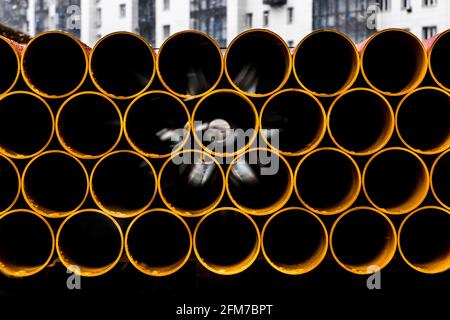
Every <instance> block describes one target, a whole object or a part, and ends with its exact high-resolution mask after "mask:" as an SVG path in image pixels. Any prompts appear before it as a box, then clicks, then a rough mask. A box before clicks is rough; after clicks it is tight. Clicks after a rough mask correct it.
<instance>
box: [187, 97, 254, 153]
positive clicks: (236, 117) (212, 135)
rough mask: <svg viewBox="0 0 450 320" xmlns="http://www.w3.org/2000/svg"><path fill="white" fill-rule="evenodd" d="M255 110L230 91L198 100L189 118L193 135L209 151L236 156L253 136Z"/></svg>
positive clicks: (243, 98)
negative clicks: (192, 127) (192, 125)
mask: <svg viewBox="0 0 450 320" xmlns="http://www.w3.org/2000/svg"><path fill="white" fill-rule="evenodd" d="M257 117H258V115H257V113H256V109H255V107H254V106H253V104H252V103H251V102H250V101H249V100H247V99H246V98H245V97H243V96H240V95H239V94H238V93H235V92H232V91H228V90H226V91H215V92H214V93H212V94H210V95H208V96H206V97H205V98H204V99H203V100H201V101H200V102H199V103H198V104H197V106H196V108H195V110H194V112H193V114H192V121H193V123H194V129H195V134H196V135H197V137H198V139H199V140H200V141H201V143H202V144H203V145H204V146H206V147H207V148H208V149H209V150H211V151H213V152H216V153H218V154H224V153H228V154H232V153H236V152H238V151H240V150H242V149H243V148H245V146H247V145H248V144H249V143H250V142H251V140H252V139H253V138H254V137H255V135H256V128H257V126H258V123H257V122H258V120H257Z"/></svg>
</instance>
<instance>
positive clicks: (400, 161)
mask: <svg viewBox="0 0 450 320" xmlns="http://www.w3.org/2000/svg"><path fill="white" fill-rule="evenodd" d="M428 187H429V174H428V169H427V166H426V164H425V162H424V161H423V160H422V159H421V158H420V157H419V156H418V155H416V154H415V153H414V152H412V151H410V150H408V149H404V148H397V147H395V148H386V149H383V150H381V151H379V152H378V153H376V154H375V155H373V156H372V157H371V158H370V159H369V161H368V162H367V163H366V166H365V167H364V171H363V190H364V194H365V195H366V197H367V199H368V200H369V202H370V203H371V204H372V205H373V206H374V207H375V208H377V209H378V210H380V211H382V212H384V213H388V214H405V213H407V212H410V211H411V210H414V209H415V208H417V207H418V206H419V205H420V204H421V203H422V202H423V201H424V200H425V197H426V196H427V193H428Z"/></svg>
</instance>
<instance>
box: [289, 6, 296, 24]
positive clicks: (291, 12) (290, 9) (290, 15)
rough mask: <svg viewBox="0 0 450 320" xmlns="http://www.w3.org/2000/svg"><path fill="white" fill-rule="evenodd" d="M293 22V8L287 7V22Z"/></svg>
mask: <svg viewBox="0 0 450 320" xmlns="http://www.w3.org/2000/svg"><path fill="white" fill-rule="evenodd" d="M292 22H294V8H293V7H288V8H287V23H292Z"/></svg>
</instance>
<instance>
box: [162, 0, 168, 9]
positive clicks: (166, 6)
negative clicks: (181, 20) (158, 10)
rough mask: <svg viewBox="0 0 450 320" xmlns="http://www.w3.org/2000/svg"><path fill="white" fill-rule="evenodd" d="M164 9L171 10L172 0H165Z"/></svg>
mask: <svg viewBox="0 0 450 320" xmlns="http://www.w3.org/2000/svg"><path fill="white" fill-rule="evenodd" d="M163 10H164V11H167V10H170V0H163Z"/></svg>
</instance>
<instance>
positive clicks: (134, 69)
mask: <svg viewBox="0 0 450 320" xmlns="http://www.w3.org/2000/svg"><path fill="white" fill-rule="evenodd" d="M152 50H153V49H152V48H151V47H150V46H149V44H147V43H146V42H145V40H144V39H141V38H140V37H138V36H136V35H133V34H128V33H113V34H110V35H108V36H106V37H105V38H103V39H101V40H100V41H99V42H98V43H97V45H96V46H95V48H94V50H93V52H92V56H91V62H90V71H91V75H92V78H93V80H94V81H95V82H96V83H97V84H98V85H99V86H100V87H101V88H102V89H103V90H104V91H105V92H106V93H108V94H110V95H112V96H115V97H131V96H133V95H136V94H138V93H139V92H141V91H143V90H144V89H145V88H147V87H148V86H149V85H150V82H151V81H152V80H153V76H154V74H155V57H154V55H153V53H152Z"/></svg>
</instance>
